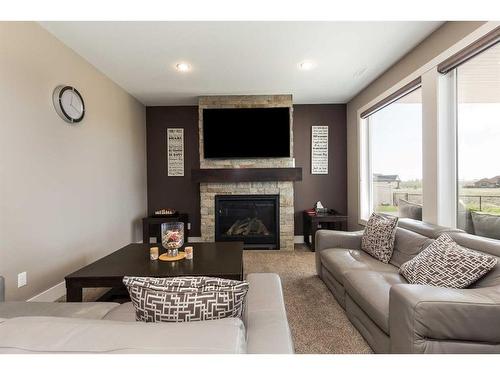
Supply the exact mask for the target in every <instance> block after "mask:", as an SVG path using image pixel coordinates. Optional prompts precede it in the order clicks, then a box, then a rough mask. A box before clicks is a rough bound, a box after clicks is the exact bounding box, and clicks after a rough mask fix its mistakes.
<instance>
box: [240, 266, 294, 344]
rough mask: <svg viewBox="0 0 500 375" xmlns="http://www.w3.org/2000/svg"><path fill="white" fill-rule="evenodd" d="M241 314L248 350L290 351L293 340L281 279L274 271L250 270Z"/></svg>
mask: <svg viewBox="0 0 500 375" xmlns="http://www.w3.org/2000/svg"><path fill="white" fill-rule="evenodd" d="M247 281H248V283H249V284H250V285H249V289H248V294H247V303H246V309H245V314H244V319H243V321H244V323H245V327H246V334H247V352H248V353H250V354H278V353H281V354H293V352H294V350H293V341H292V336H291V334H290V328H289V326H288V320H287V317H286V310H285V302H284V300H283V292H282V290H281V280H280V278H279V276H278V275H277V274H274V273H252V274H249V275H248V276H247Z"/></svg>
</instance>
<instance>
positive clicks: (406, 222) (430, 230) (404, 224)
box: [398, 218, 463, 239]
mask: <svg viewBox="0 0 500 375" xmlns="http://www.w3.org/2000/svg"><path fill="white" fill-rule="evenodd" d="M398 227H400V228H404V229H408V230H411V231H412V232H415V233H418V234H421V235H422V236H425V237H429V238H433V239H436V238H438V237H439V236H440V235H442V234H443V233H450V232H463V230H461V229H452V228H448V227H443V226H441V225H436V224H431V223H427V222H425V221H419V220H413V219H407V218H401V219H399V222H398Z"/></svg>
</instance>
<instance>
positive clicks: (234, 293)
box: [123, 276, 248, 322]
mask: <svg viewBox="0 0 500 375" xmlns="http://www.w3.org/2000/svg"><path fill="white" fill-rule="evenodd" d="M123 283H124V284H125V286H126V287H127V289H128V291H129V293H130V299H131V300H132V304H133V305H134V308H135V313H136V320H137V321H142V322H193V321H201V320H214V319H222V318H228V317H233V318H241V315H242V313H243V309H244V304H245V296H246V294H247V292H248V282H246V281H237V280H227V279H220V278H217V277H171V278H153V277H132V276H125V277H124V278H123Z"/></svg>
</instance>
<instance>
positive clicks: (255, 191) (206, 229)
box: [198, 95, 295, 250]
mask: <svg viewBox="0 0 500 375" xmlns="http://www.w3.org/2000/svg"><path fill="white" fill-rule="evenodd" d="M262 107H288V108H290V157H289V158H263V159H225V160H219V159H205V158H204V157H203V109H205V108H262ZM198 111H199V137H200V138H199V139H200V145H199V146H200V168H201V169H205V168H207V169H208V168H287V167H294V164H295V162H294V158H293V107H292V96H291V95H245V96H203V97H200V98H199V100H198ZM244 131H245V129H242V132H244ZM228 141H230V140H228ZM293 187H294V186H293V182H291V181H266V182H260V181H255V182H220V183H219V182H217V183H207V182H202V183H200V206H201V212H200V213H201V237H202V241H206V242H213V241H215V196H216V195H224V194H225V195H234V194H238V195H265V194H278V195H279V197H280V199H279V200H280V211H279V212H280V224H279V225H280V228H279V231H280V250H293V246H294V195H293V194H294V193H293Z"/></svg>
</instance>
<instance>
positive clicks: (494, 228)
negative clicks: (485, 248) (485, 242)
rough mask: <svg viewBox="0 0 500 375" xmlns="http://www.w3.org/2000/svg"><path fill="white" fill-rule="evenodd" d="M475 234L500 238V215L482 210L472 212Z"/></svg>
mask: <svg viewBox="0 0 500 375" xmlns="http://www.w3.org/2000/svg"><path fill="white" fill-rule="evenodd" d="M471 215H472V224H473V226H474V234H475V235H477V236H482V237H487V238H494V239H496V240H500V216H499V215H490V214H485V213H481V212H474V211H472V212H471Z"/></svg>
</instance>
